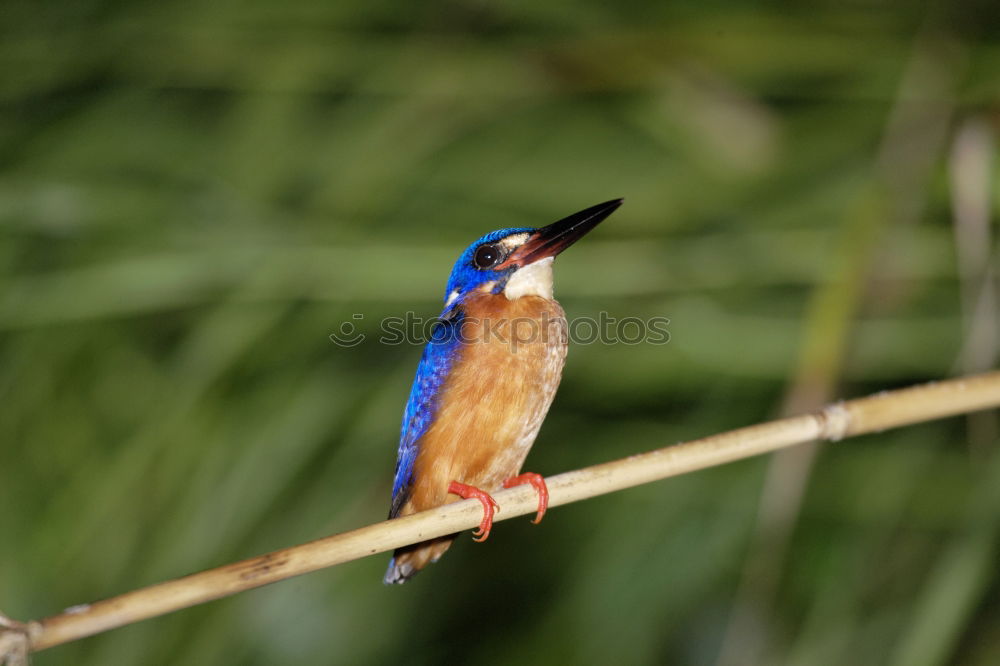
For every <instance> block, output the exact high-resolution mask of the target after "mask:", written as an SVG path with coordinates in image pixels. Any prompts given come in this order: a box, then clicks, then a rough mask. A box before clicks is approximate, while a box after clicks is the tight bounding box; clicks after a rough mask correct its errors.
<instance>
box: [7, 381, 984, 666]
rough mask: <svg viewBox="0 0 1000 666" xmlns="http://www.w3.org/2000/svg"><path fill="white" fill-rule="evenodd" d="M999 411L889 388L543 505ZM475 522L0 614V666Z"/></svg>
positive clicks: (638, 465) (292, 552)
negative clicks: (57, 608)
mask: <svg viewBox="0 0 1000 666" xmlns="http://www.w3.org/2000/svg"><path fill="white" fill-rule="evenodd" d="M998 406H1000V371H995V372H990V373H986V374H982V375H975V376H969V377H964V378H959V379H953V380H949V381H941V382H935V383H930V384H923V385H920V386H914V387H910V388H906V389H901V390H896V391H887V392H883V393H879V394H876V395H873V396H869V397H867V398H860V399H857V400H850V401H847V402H842V403H837V404H834V405H830V406H828V407H826V408H824V409H822V410H820V411H817V412H814V413H811V414H805V415H802V416H795V417H791V418H785V419H780V420H777V421H770V422H768V423H761V424H758V425H754V426H749V427H746V428H740V429H738V430H732V431H730V432H726V433H722V434H718V435H713V436H711V437H705V438H703V439H698V440H694V441H691V442H687V443H683V444H677V445H674V446H668V447H666V448H662V449H657V450H655V451H650V452H647V453H642V454H639V455H634V456H630V457H628V458H622V459H620V460H615V461H612V462H608V463H603V464H600V465H595V466H593V467H587V468H584V469H580V470H576V471H572V472H565V473H563V474H558V475H556V476H553V477H550V478H548V479H546V481H547V483H548V487H549V498H550V499H549V505H550V506H559V505H561V504H568V503H570V502H577V501H580V500H583V499H587V498H590V497H594V496H596V495H603V494H605V493H610V492H613V491H615V490H621V489H624V488H630V487H632V486H637V485H640V484H643V483H649V482H651V481H656V480H659V479H664V478H667V477H671V476H677V475H679V474H684V473H686V472H691V471H694V470H698V469H704V468H706V467H712V466H714V465H721V464H723V463H727V462H731V461H734V460H738V459H741V458H747V457H750V456H754V455H758V454H761V453H767V452H769V451H774V450H777V449H781V448H784V447H788V446H793V445H795V444H801V443H804V442H809V441H813V440H816V439H827V440H834V441H835V440H839V439H842V438H844V437H850V436H853V435H860V434H864V433H870V432H877V431H881V430H886V429H888V428H894V427H898V426H903V425H908V424H913V423H919V422H922V421H930V420H933V419H938V418H943V417H946V416H952V415H955V414H963V413H968V412H974V411H978V410H982V409H988V408H993V407H998ZM495 498H496V500H497V501H498V502H499V503H500V506H501V508H502V510H501V511H500V512H499V513H498V514H497V520H505V519H507V518H514V517H515V516H521V515H524V514H528V513H534V511H535V509H536V502H537V498H536V496H535V493H534V490H532V489H531V488H528V487H526V486H520V487H515V488H511V489H509V490H502V491H500V492H498V493H496V494H495ZM480 518H481V509H480V504H479V502H478V501H476V500H466V501H459V502H455V503H452V504H447V505H445V506H442V507H439V508H437V509H432V510H430V511H424V512H422V513H418V514H414V515H411V516H407V517H405V518H398V519H396V520H391V521H385V522H381V523H376V524H374V525H368V526H367V527H362V528H359V529H356V530H352V531H350V532H344V533H342V534H337V535H333V536H329V537H326V538H323V539H318V540H316V541H312V542H309V543H305V544H302V545H299V546H293V547H290V548H285V549H282V550H278V551H274V552H271V553H267V554H265V555H260V556H258V557H253V558H250V559H247V560H243V561H241V562H236V563H233V564H229V565H226V566H222V567H218V568H216V569H209V570H208V571H202V572H200V573H196V574H192V575H190V576H185V577H183V578H177V579H174V580H171V581H167V582H165V583H160V584H157V585H152V586H150V587H145V588H142V589H139V590H135V591H132V592H126V593H125V594H122V595H119V596H117V597H112V598H110V599H106V600H103V601H97V602H95V603H92V604H83V605H80V606H74V607H72V608H70V609H67V610H66V611H64V612H62V613H60V614H58V615H53V616H51V617H48V618H45V619H43V620H38V621H33V622H28V623H25V624H21V623H18V622H14V621H13V620H9V619H7V618H4V617H2V616H0V620H3V621H2V622H0V639H4V640H0V645H4V646H5V647H6V649H7V653H6V654H4V653H3V652H0V663H3V659H4V658H5V657H8V658H11V660H12V661H13V660H14V659H16V658H17V657H16V655H15V653H14V650H17V649H19V650H21V651H22V652H24V651H25V648H27V649H30V651H33V652H35V651H39V650H44V649H46V648H50V647H53V646H55V645H60V644H62V643H67V642H69V641H73V640H77V639H80V638H84V637H86V636H90V635H93V634H96V633H100V632H102V631H107V630H109V629H114V628H116V627H121V626H124V625H127V624H131V623H133V622H138V621H140V620H145V619H148V618H151V617H156V616H158V615H163V614H165V613H169V612H172V611H176V610H180V609H182V608H187V607H189V606H194V605H196V604H201V603H205V602H207V601H211V600H213V599H219V598H221V597H225V596H229V595H232V594H236V593H237V592H242V591H244V590H249V589H252V588H255V587H260V586H262V585H267V584H269V583H274V582H277V581H280V580H284V579H286V578H291V577H292V576H299V575H302V574H305V573H309V572H312V571H316V570H318V569H323V568H326V567H330V566H333V565H336V564H341V563H344V562H349V561H351V560H356V559H360V558H362V557H365V556H367V555H374V554H376V553H381V552H384V551H388V550H392V549H394V548H398V547H400V546H405V545H407V544H411V543H417V542H419V541H424V540H426V539H431V538H434V537H438V536H443V535H446V534H452V533H454V532H458V531H461V530H465V529H469V528H472V527H475V526H476V525H478V524H479V520H480ZM15 638H19V639H20V641H17V640H14V639H15ZM11 645H14V646H15V647H14V648H11V647H10V646H11ZM18 646H19V647H18Z"/></svg>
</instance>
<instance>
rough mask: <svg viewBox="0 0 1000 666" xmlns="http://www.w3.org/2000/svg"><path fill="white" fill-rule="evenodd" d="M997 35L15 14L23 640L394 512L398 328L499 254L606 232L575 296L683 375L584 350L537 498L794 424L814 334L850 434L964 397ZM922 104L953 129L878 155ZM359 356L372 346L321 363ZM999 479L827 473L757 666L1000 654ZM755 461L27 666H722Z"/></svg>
mask: <svg viewBox="0 0 1000 666" xmlns="http://www.w3.org/2000/svg"><path fill="white" fill-rule="evenodd" d="M995 14H996V12H995V7H993V6H992V5H990V4H989V3H979V4H978V5H973V4H970V5H969V6H968V7H966V6H965V5H964V4H963V3H948V4H947V7H944V6H940V7H939V6H937V5H932V4H929V3H883V2H854V3H844V2H811V3H807V4H805V5H803V4H801V3H776V2H772V3H755V4H754V6H752V7H751V6H748V5H746V3H735V2H728V1H719V2H709V3H684V4H678V3H671V4H666V3H653V4H652V5H651V4H650V3H640V2H629V3H598V2H586V3H568V2H556V3H552V2H538V3H528V2H517V3H499V2H492V3H484V2H480V3H475V2H457V1H456V2H446V3H430V4H428V3H404V2H384V1H383V2H350V1H344V2H328V1H325V0H324V1H319V0H313V1H312V2H304V3H277V2H260V1H257V2H242V3H235V2H212V3H180V4H178V3H153V2H145V3H140V2H133V3H118V2H96V1H90V2H88V1H87V0H75V1H74V2H62V3H36V2H29V1H28V0H4V2H3V6H2V7H0V67H2V71H3V75H2V76H0V267H2V269H0V447H2V448H0V609H2V610H3V611H4V612H6V613H8V614H10V615H12V616H14V617H17V618H21V619H27V618H35V617H41V616H44V615H48V614H52V613H55V612H58V611H59V610H60V609H62V608H64V607H67V606H70V605H73V604H77V603H82V602H86V601H93V600H96V599H99V598H103V597H108V596H112V595H114V594H118V593H120V592H124V591H127V590H130V589H133V588H136V587H139V586H143V585H147V584H150V583H154V582H157V581H160V580H163V579H166V578H172V577H175V576H179V575H182V574H186V573H189V572H192V571H196V570H200V569H204V568H208V567H212V566H216V565H220V564H224V563H226V562H229V561H232V560H235V559H240V558H244V557H248V556H251V555H255V554H258V553H261V552H264V551H268V550H272V549H275V548H279V547H283V546H286V545H291V544H294V543H297V542H301V541H305V540H309V539H312V538H315V537H318V536H321V535H325V534H328V533H331V532H337V531H342V530H346V529H350V528H353V527H356V526H360V525H363V524H367V523H370V522H374V521H377V520H381V519H382V518H383V517H384V515H385V513H386V511H387V508H388V502H389V485H390V481H391V474H392V468H393V462H394V457H395V447H396V440H397V437H398V429H399V419H400V415H401V412H402V408H403V405H404V402H405V400H406V395H407V391H408V390H409V383H410V381H411V379H412V376H413V372H414V369H415V367H416V363H417V359H418V357H419V353H420V352H419V347H418V346H414V345H402V346H386V345H382V344H379V343H378V342H377V337H378V335H379V327H378V322H379V320H380V319H382V318H383V317H387V316H403V315H404V314H405V313H406V312H407V311H413V312H415V313H416V314H417V315H419V316H433V315H434V314H436V313H437V311H438V308H439V306H440V299H441V297H442V292H443V289H444V283H445V279H446V278H447V274H448V271H449V269H450V267H451V263H452V261H453V260H454V258H455V256H457V253H458V252H459V251H460V250H461V249H462V248H464V247H465V245H466V244H467V243H468V242H470V241H471V240H472V239H474V238H476V237H477V236H479V235H481V234H483V233H485V232H487V231H489V230H492V229H495V228H499V227H508V226H523V225H532V226H535V225H542V224H546V223H548V222H551V221H553V220H555V219H557V218H559V217H562V216H564V215H566V214H568V213H571V212H573V211H576V210H579V209H581V208H583V207H586V206H588V205H591V204H594V203H597V202H599V201H604V200H606V199H610V198H612V197H618V196H624V197H625V198H626V204H625V206H624V207H623V208H622V209H621V210H620V211H619V212H618V213H616V215H615V216H614V217H613V218H611V219H610V220H608V222H606V223H605V224H604V225H602V227H601V228H599V229H598V230H597V231H595V232H594V233H593V234H592V235H591V236H590V237H588V238H587V239H586V240H585V241H584V242H581V243H580V244H579V246H577V247H574V248H573V249H572V250H571V251H569V252H567V253H566V254H565V255H564V256H562V257H561V258H560V259H559V261H558V263H557V268H556V292H557V295H558V297H559V298H560V300H561V301H562V303H563V305H564V307H565V308H566V310H567V313H568V314H569V316H570V317H571V318H572V317H582V316H592V317H597V316H598V313H599V312H601V311H607V312H608V313H609V314H610V315H611V316H614V317H618V318H622V317H629V316H638V317H642V318H649V317H655V316H661V317H668V318H669V319H670V326H669V330H670V334H671V341H670V343H669V344H667V345H650V344H639V345H634V346H630V345H604V344H598V343H595V344H590V345H575V346H574V347H573V348H571V350H570V354H569V359H568V365H567V369H566V374H565V380H564V382H563V386H562V388H561V389H560V394H559V396H558V397H557V398H556V402H555V405H554V407H553V409H552V412H551V413H550V415H549V418H548V421H547V422H546V425H545V427H544V428H543V429H542V432H541V435H540V437H539V440H538V442H537V444H536V447H535V449H534V451H533V452H532V454H531V456H530V458H529V462H528V468H529V469H530V470H532V471H537V472H541V473H544V474H553V473H557V472H561V471H565V470H569V469H573V468H577V467H581V466H584V465H587V464H592V463H596V462H602V461H605V460H610V459H613V458H617V457H621V456H626V455H629V454H631V453H635V452H639V451H644V450H648V449H653V448H658V447H661V446H665V445H669V444H672V443H674V442H677V441H681V440H684V439H688V438H693V437H697V436H700V435H707V434H711V433H715V432H719V431H723V430H726V429H730V428H734V427H738V426H741V425H746V424H750V423H754V422H757V421H762V420H766V419H769V418H773V417H775V416H776V415H778V414H779V413H780V412H781V409H782V404H783V401H784V399H785V396H786V393H787V392H788V391H789V390H791V387H792V384H793V380H792V379H791V378H793V377H796V376H800V377H801V376H802V373H803V370H802V368H801V367H800V366H801V365H802V363H803V362H802V361H801V360H800V359H801V358H802V356H803V353H805V354H806V355H807V356H808V352H803V351H802V350H808V349H810V348H812V347H814V346H816V345H819V348H827V347H825V346H824V345H825V344H826V342H830V344H829V345H828V346H829V348H830V349H833V350H837V349H839V350H842V355H841V353H840V352H831V356H830V357H829V358H833V359H834V360H835V362H832V363H831V367H828V368H826V369H825V370H824V369H823V367H822V363H819V364H818V366H817V367H819V370H817V369H816V367H813V369H812V371H813V372H820V373H821V374H822V378H821V383H822V382H830V383H831V384H832V385H833V386H835V387H836V388H835V389H834V390H833V395H832V396H831V397H833V398H837V397H850V396H858V395H863V394H866V393H869V392H872V391H876V390H881V389H883V388H889V387H895V386H902V385H906V384H909V383H914V382H919V381H925V380H929V379H934V378H938V377H941V376H946V375H949V374H952V373H954V372H956V368H957V367H959V366H958V365H957V360H958V358H959V352H960V349H961V347H962V344H963V327H962V311H961V307H960V299H959V280H958V268H957V263H958V262H957V261H956V252H955V246H954V243H953V233H952V219H951V213H950V209H949V196H950V194H949V184H948V183H949V181H948V178H947V175H948V172H947V171H946V166H947V155H948V151H949V146H950V144H951V141H952V135H953V130H954V128H955V127H957V126H959V125H960V124H961V123H962V122H964V121H965V120H966V119H968V118H970V117H972V116H976V115H977V114H982V115H983V116H984V117H986V118H989V117H990V116H989V114H990V113H993V114H994V116H993V118H994V119H995V112H996V109H997V103H998V100H1000V78H998V77H997V72H1000V50H998V48H1000V42H998V41H997V35H998V34H1000V32H998V31H997V30H995V29H987V24H988V22H989V20H990V19H991V18H992V17H994V16H995ZM994 27H995V26H994ZM907 77H909V78H907ZM904 81H908V83H904ZM906 86H909V87H908V88H907V87H906ZM901 90H908V91H910V92H908V93H906V94H915V95H916V96H917V97H918V102H917V104H916V107H914V108H916V110H917V111H918V112H920V113H922V112H923V111H926V112H927V114H928V117H926V118H925V117H924V116H923V115H920V113H917V118H918V120H919V121H920V122H916V123H915V124H912V125H906V124H905V123H904V125H903V126H902V128H900V127H898V126H896V129H892V128H893V127H894V126H893V121H892V120H891V118H892V117H893V109H894V108H896V107H897V106H898V97H899V95H900V94H901V93H900V91H901ZM914 91H916V92H914ZM921 95H927V97H928V99H924V98H922V97H921ZM935 127H936V128H937V129H938V130H939V138H938V139H934V136H936V135H935V134H934V131H935V130H934V128H935ZM899 146H903V147H909V148H913V152H914V153H915V154H910V153H905V152H904V153H903V154H902V156H900V155H899V154H896V153H893V152H892V150H893V147H899ZM887 153H888V154H889V156H888V157H887V156H886V154H887ZM910 171H913V172H914V173H913V175H912V177H910ZM900 174H902V175H901V176H900V177H898V178H897V176H899V175H900ZM993 183H994V185H996V184H997V181H996V179H995V178H994V180H993ZM994 190H995V191H996V190H997V188H996V187H994ZM997 200H998V199H997V197H996V195H995V194H994V195H993V209H994V216H995V215H996V207H997V206H996V202H997ZM908 205H909V206H910V208H907V206H908ZM910 209H912V210H915V211H916V212H915V213H914V214H909V213H907V212H906V211H907V210H910ZM907 215H909V217H907ZM991 252H992V250H991ZM993 256H995V252H993ZM852 285H853V287H854V288H855V291H853V292H852V291H851V289H852ZM841 286H843V290H842V291H841V290H840V287H841ZM824 287H825V288H826V289H825V291H821V290H824ZM820 293H825V294H826V296H818V295H817V294H820ZM840 294H847V295H846V296H844V297H843V298H840V296H839V295H840ZM851 294H854V296H852V295H851ZM993 313H994V315H995V310H994V311H993ZM354 314H361V315H363V319H353V318H352V316H353V315H354ZM344 322H351V323H354V324H356V325H358V326H359V328H360V330H361V331H362V332H364V333H365V334H366V335H367V336H368V337H367V339H366V340H365V341H364V342H363V343H362V344H360V345H358V346H356V347H353V348H342V347H338V346H336V345H334V344H333V343H332V342H331V341H330V340H329V338H328V335H329V334H330V333H333V332H335V331H338V330H339V329H340V326H341V325H342V323H344ZM826 337H832V338H833V340H832V342H831V341H829V340H827V341H826V342H824V341H825V340H826ZM823 358H827V357H825V356H824V357H823ZM807 374H808V373H807ZM980 432H982V429H980ZM985 432H987V433H989V432H990V431H989V427H988V426H987V428H986V430H985ZM995 447H996V441H995V431H994V433H993V439H987V440H986V441H985V442H984V441H978V442H977V441H976V440H975V438H972V437H970V436H969V434H968V431H967V428H966V422H965V420H963V419H952V420H949V421H945V422H940V423H933V424H928V425H924V426H919V427H913V428H908V429H905V430H900V431H895V432H890V433H885V434H883V435H878V436H869V437H864V438H861V439H858V440H853V441H848V442H844V443H841V444H838V445H835V446H828V447H825V448H823V449H822V450H821V452H820V453H819V455H818V458H817V460H816V466H815V468H814V470H813V473H812V477H811V481H810V483H809V485H808V486H807V489H806V492H805V497H804V503H803V506H802V512H801V515H800V516H799V518H798V520H796V521H795V529H794V531H793V532H792V535H791V539H790V542H789V544H788V551H787V556H786V559H785V563H784V565H783V566H781V567H780V571H778V572H777V580H776V587H775V595H774V599H773V606H772V608H771V610H770V611H769V612H768V613H767V614H766V617H763V618H759V620H760V621H761V622H763V623H764V624H766V626H767V627H768V634H769V640H768V645H767V648H766V656H765V658H764V662H763V663H776V664H778V663H781V664H808V665H810V666H812V665H816V664H846V663H857V664H876V663H892V664H898V665H900V666H909V664H915V663H926V664H938V663H958V662H961V663H968V664H983V665H985V664H994V663H998V662H1000V633H998V630H997V627H998V626H1000V610H998V608H1000V604H998V602H1000V591H998V590H1000V579H998V577H997V572H998V567H997V565H996V562H997V561H998V559H997V558H998V546H997V544H998V535H1000V517H998V509H997V507H998V506H1000V499H998V497H997V492H996V488H998V487H1000V471H998V469H997V456H996V454H995V452H994V449H995ZM766 469H767V465H766V461H765V460H748V461H744V462H741V463H737V464H733V465H729V466H726V467H722V468H718V469H712V470H707V471H704V472H701V473H697V474H692V475H688V476H685V477H681V478H677V479H674V480H670V481H666V482H661V483H657V484H654V485H651V486H646V487H642V488H637V489H634V490H630V491H627V492H623V493H618V494H615V495H611V496H606V497H602V498H598V499H594V500H590V501H587V502H584V503H581V504H575V505H572V506H568V507H565V508H559V509H556V510H553V511H552V512H550V514H549V515H548V517H547V518H546V520H545V522H544V523H543V524H542V525H541V526H540V527H537V528H536V527H532V526H530V525H529V524H528V521H527V519H523V520H518V521H514V522H504V523H500V524H498V526H497V528H496V529H495V530H494V532H493V536H492V537H491V538H490V540H489V541H488V542H487V543H486V544H484V545H476V544H472V543H471V542H470V540H469V539H468V538H467V537H463V538H461V539H460V540H459V542H458V543H457V544H456V546H455V547H454V548H452V550H451V551H450V552H449V553H448V555H447V557H446V558H444V559H443V560H442V561H441V562H440V563H438V564H437V565H435V566H433V567H431V568H430V569H428V570H427V571H426V572H424V573H422V574H421V575H420V576H418V577H417V578H416V579H415V580H414V581H413V582H412V583H411V584H408V585H407V586H405V587H403V588H386V587H384V586H382V584H381V583H380V580H381V575H382V572H383V569H384V567H385V563H386V560H387V556H379V557H372V558H368V559H366V560H363V561H360V562H356V563H352V564H348V565H345V566H341V567H337V568H335V569H333V570H330V571H325V572H320V573H317V574H313V575H310V576H307V577H304V578H299V579H295V580H292V581H288V582H284V583H281V584H278V585H275V586H272V587H270V588H266V589H263V590H258V591H254V592H250V593H247V594H242V595H239V596H237V597H235V598H232V599H227V600H223V601H218V602H215V603H212V604H209V605H207V606H204V607H200V608H195V609H191V610H187V611H183V612H180V613H177V614H174V615H171V616H168V617H165V618H160V619H156V620H152V621H148V622H145V623H142V624H139V625H135V626H131V627H128V628H125V629H121V630H117V631H114V632H111V633H108V634H105V635H102V636H100V637H95V638H92V639H88V640H84V641H81V642H78V643H74V644H71V645H67V646H63V647H58V648H55V649H52V650H50V651H47V652H44V653H41V654H39V655H38V656H37V660H36V663H37V664H38V665H39V666H48V665H56V664H79V665H85V664H94V665H97V664H100V665H102V666H103V665H109V664H111V665H118V664H122V665H128V664H227V663H233V664H327V663H344V664H348V663H395V664H432V663H433V664H437V663H456V662H458V663H465V662H472V661H475V662H476V663H479V664H511V663H517V664H531V663H581V664H608V663H672V664H707V663H713V661H714V660H715V659H716V657H717V655H718V653H719V650H720V646H721V644H722V641H723V635H724V634H725V632H726V628H727V625H728V623H729V621H730V617H731V611H732V608H733V604H734V599H735V598H736V590H737V587H738V583H739V581H740V578H741V575H742V571H743V566H744V559H745V557H746V555H747V552H748V549H749V548H750V543H751V541H752V540H753V539H752V535H753V533H754V529H755V527H754V526H755V516H756V511H757V502H758V500H759V498H760V494H761V489H762V487H763V486H764V484H765V472H766ZM764 543H765V550H766V543H767V542H766V540H765V542H764Z"/></svg>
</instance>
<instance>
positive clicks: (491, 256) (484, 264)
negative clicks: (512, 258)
mask: <svg viewBox="0 0 1000 666" xmlns="http://www.w3.org/2000/svg"><path fill="white" fill-rule="evenodd" d="M501 256H502V255H501V253H500V249H499V248H498V247H497V246H496V245H490V244H487V245H480V246H479V247H478V248H477V249H476V254H475V255H473V257H472V263H474V264H475V265H476V268H492V267H494V266H496V265H497V264H498V263H499V262H500V258H501Z"/></svg>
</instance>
